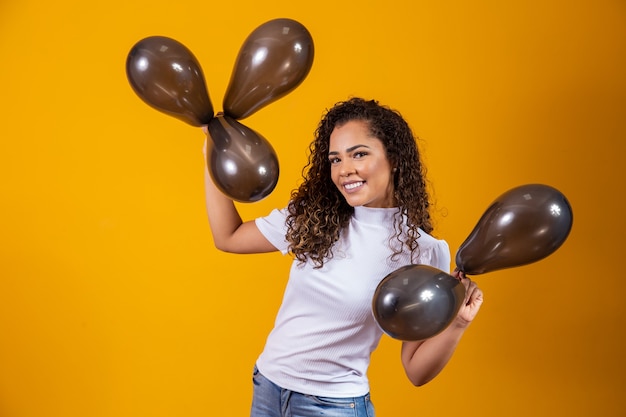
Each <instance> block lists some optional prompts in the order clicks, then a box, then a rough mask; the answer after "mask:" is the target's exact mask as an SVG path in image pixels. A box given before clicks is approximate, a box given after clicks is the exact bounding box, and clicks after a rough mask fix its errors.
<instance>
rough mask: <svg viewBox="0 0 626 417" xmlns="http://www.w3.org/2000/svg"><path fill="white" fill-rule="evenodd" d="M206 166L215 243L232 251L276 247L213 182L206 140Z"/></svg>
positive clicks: (211, 223)
mask: <svg viewBox="0 0 626 417" xmlns="http://www.w3.org/2000/svg"><path fill="white" fill-rule="evenodd" d="M205 133H206V131H205ZM204 166H205V169H204V190H205V198H206V209H207V214H208V216H209V225H210V227H211V233H212V234H213V243H214V244H215V247H216V248H217V249H219V250H221V251H224V252H231V253H263V252H273V251H276V250H277V249H276V247H274V245H272V244H271V243H270V242H269V241H268V240H267V239H266V238H265V236H263V234H261V232H260V231H259V229H258V227H257V226H256V223H255V222H254V221H246V222H244V221H242V220H241V216H240V215H239V212H238V211H237V207H236V206H235V203H234V202H233V201H232V200H231V199H230V198H228V197H227V196H225V195H224V194H223V193H222V192H221V191H220V190H219V189H218V188H217V187H216V186H215V184H213V180H212V179H211V176H210V175H209V170H208V167H207V164H206V144H205V164H204Z"/></svg>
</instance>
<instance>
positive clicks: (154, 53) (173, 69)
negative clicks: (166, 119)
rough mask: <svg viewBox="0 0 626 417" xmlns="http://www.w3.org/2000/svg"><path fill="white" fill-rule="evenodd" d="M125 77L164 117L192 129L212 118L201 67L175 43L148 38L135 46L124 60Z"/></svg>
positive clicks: (167, 39) (178, 43) (157, 37)
mask: <svg viewBox="0 0 626 417" xmlns="http://www.w3.org/2000/svg"><path fill="white" fill-rule="evenodd" d="M126 76H127V77H128V81H129V82H130V85H131V87H132V88H133V90H134V91H135V93H137V95H138V96H139V97H140V98H141V99H142V100H143V101H144V102H146V103H147V104H149V105H150V106H152V107H154V108H155V109H157V110H159V111H161V112H163V113H166V114H168V115H170V116H173V117H176V118H178V119H180V120H182V121H184V122H186V123H188V124H190V125H192V126H203V125H206V124H207V123H208V122H209V120H211V118H212V117H213V106H212V104H211V100H210V99H209V93H208V90H207V87H206V83H205V80H204V75H203V73H202V69H201V67H200V64H199V63H198V61H197V60H196V58H195V56H194V55H193V54H192V53H191V51H190V50H189V49H187V47H185V46H184V45H182V44H181V43H180V42H178V41H176V40H174V39H170V38H167V37H164V36H151V37H148V38H145V39H142V40H141V41H139V42H137V43H136V44H135V45H134V46H133V47H132V49H131V50H130V52H129V54H128V57H127V59H126Z"/></svg>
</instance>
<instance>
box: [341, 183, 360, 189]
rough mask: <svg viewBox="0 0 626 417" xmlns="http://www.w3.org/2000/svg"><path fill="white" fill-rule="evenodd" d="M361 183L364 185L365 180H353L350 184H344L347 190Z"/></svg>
mask: <svg viewBox="0 0 626 417" xmlns="http://www.w3.org/2000/svg"><path fill="white" fill-rule="evenodd" d="M361 185H363V181H359V182H352V183H350V184H346V185H344V187H346V190H352V189H354V188H357V187H360V186H361Z"/></svg>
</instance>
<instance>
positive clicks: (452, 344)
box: [401, 270, 483, 386]
mask: <svg viewBox="0 0 626 417" xmlns="http://www.w3.org/2000/svg"><path fill="white" fill-rule="evenodd" d="M452 275H453V276H455V277H456V278H458V279H459V280H460V281H461V283H462V284H463V285H464V286H465V302H464V303H463V305H462V306H461V308H460V310H459V312H458V314H457V316H456V318H455V319H454V321H453V322H452V323H451V324H450V325H449V326H448V327H447V328H446V329H445V330H444V331H443V332H441V333H439V334H438V335H436V336H433V337H431V338H430V339H427V340H421V341H415V342H403V343H402V354H401V356H402V365H403V366H404V371H405V372H406V375H407V377H408V378H409V380H410V381H411V382H412V383H413V385H415V386H420V385H424V384H426V383H427V382H429V381H431V380H432V379H433V378H434V377H436V376H437V375H438V374H439V372H441V370H442V369H443V368H444V367H445V366H446V364H447V363H448V361H449V360H450V358H451V357H452V354H453V353H454V351H455V349H456V347H457V345H458V344H459V341H460V340H461V337H462V336H463V333H465V330H466V329H467V327H468V326H469V325H470V323H471V322H472V320H474V318H475V317H476V314H477V313H478V310H479V309H480V306H481V305H482V303H483V292H482V291H481V290H480V288H478V286H477V285H476V283H475V282H473V281H472V280H470V279H469V278H467V277H466V276H465V274H463V273H462V272H460V271H458V270H455V271H454V272H453V273H452Z"/></svg>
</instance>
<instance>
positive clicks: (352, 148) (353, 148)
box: [328, 144, 369, 155]
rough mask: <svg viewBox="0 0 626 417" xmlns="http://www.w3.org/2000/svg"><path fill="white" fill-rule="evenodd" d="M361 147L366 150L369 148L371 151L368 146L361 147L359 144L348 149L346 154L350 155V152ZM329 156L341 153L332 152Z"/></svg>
mask: <svg viewBox="0 0 626 417" xmlns="http://www.w3.org/2000/svg"><path fill="white" fill-rule="evenodd" d="M360 147H364V148H368V149H369V146H367V145H360V144H359V145H354V146H350V147H349V148H347V149H346V152H348V153H350V152H352V151H354V150H355V149H358V148H360ZM328 155H339V152H337V151H330V152H328Z"/></svg>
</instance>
